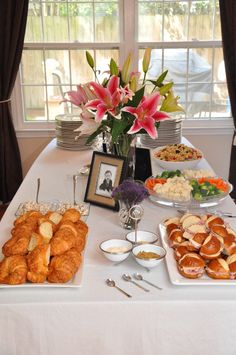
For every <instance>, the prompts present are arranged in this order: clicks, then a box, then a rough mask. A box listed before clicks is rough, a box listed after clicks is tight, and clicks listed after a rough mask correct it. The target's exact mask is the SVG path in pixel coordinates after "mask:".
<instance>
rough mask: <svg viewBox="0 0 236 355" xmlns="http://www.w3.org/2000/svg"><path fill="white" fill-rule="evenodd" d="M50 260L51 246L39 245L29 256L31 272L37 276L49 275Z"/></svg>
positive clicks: (28, 261) (28, 262)
mask: <svg viewBox="0 0 236 355" xmlns="http://www.w3.org/2000/svg"><path fill="white" fill-rule="evenodd" d="M49 260H50V245H49V244H42V245H38V246H37V247H36V248H34V249H33V251H31V252H30V253H29V254H28V255H27V264H28V268H29V271H31V272H34V273H36V274H42V275H47V273H48V264H49Z"/></svg>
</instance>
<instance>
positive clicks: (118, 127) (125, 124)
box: [111, 112, 133, 142]
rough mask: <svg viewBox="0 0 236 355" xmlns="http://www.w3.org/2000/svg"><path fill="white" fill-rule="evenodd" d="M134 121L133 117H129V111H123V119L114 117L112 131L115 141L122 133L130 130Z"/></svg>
mask: <svg viewBox="0 0 236 355" xmlns="http://www.w3.org/2000/svg"><path fill="white" fill-rule="evenodd" d="M132 123H133V119H132V118H131V117H129V114H128V113H127V112H123V113H122V118H121V119H119V120H118V119H114V120H113V126H112V131H111V135H112V140H113V142H115V141H116V140H117V138H118V137H119V135H120V134H122V133H126V132H127V131H128V130H129V128H130V126H131V125H132Z"/></svg>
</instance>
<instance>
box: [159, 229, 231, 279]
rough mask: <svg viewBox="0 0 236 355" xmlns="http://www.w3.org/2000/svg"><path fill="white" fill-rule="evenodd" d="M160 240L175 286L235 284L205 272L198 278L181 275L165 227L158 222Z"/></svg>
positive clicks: (170, 276)
mask: <svg viewBox="0 0 236 355" xmlns="http://www.w3.org/2000/svg"><path fill="white" fill-rule="evenodd" d="M159 230H160V236H161V242H162V245H163V247H164V248H165V249H166V251H167V253H166V257H165V262H166V266H167V271H168V274H169V278H170V281H171V283H172V284H173V285H177V286H200V285H201V286H213V285H214V286H236V280H215V279H211V278H210V277H208V276H207V274H206V273H204V275H203V276H202V277H201V278H199V279H188V278H186V277H184V276H182V275H181V274H180V273H179V272H178V269H177V265H176V260H175V258H174V253H173V249H172V248H171V247H170V246H169V244H168V241H167V234H166V227H165V226H164V224H163V223H160V224H159Z"/></svg>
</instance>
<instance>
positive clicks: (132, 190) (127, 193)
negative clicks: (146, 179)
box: [112, 180, 149, 208]
mask: <svg viewBox="0 0 236 355" xmlns="http://www.w3.org/2000/svg"><path fill="white" fill-rule="evenodd" d="M148 196H149V192H148V190H147V189H146V187H145V186H144V185H143V184H141V183H139V182H137V181H133V180H124V181H123V182H122V183H121V184H120V185H119V186H117V187H116V188H115V189H114V190H113V192H112V197H113V198H114V199H115V200H116V201H118V200H119V201H123V202H124V203H125V205H126V207H127V208H130V207H131V206H133V205H135V204H138V203H141V202H142V201H143V200H144V199H145V198H147V197H148Z"/></svg>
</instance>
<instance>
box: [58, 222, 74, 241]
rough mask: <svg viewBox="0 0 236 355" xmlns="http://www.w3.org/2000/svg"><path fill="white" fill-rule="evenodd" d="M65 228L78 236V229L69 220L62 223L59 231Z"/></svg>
mask: <svg viewBox="0 0 236 355" xmlns="http://www.w3.org/2000/svg"><path fill="white" fill-rule="evenodd" d="M64 228H67V229H70V230H71V232H72V233H73V234H74V235H75V236H76V237H77V235H78V233H77V228H76V226H75V224H74V223H73V222H71V221H70V220H69V219H67V220H64V221H63V222H62V223H60V226H59V230H61V229H64Z"/></svg>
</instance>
